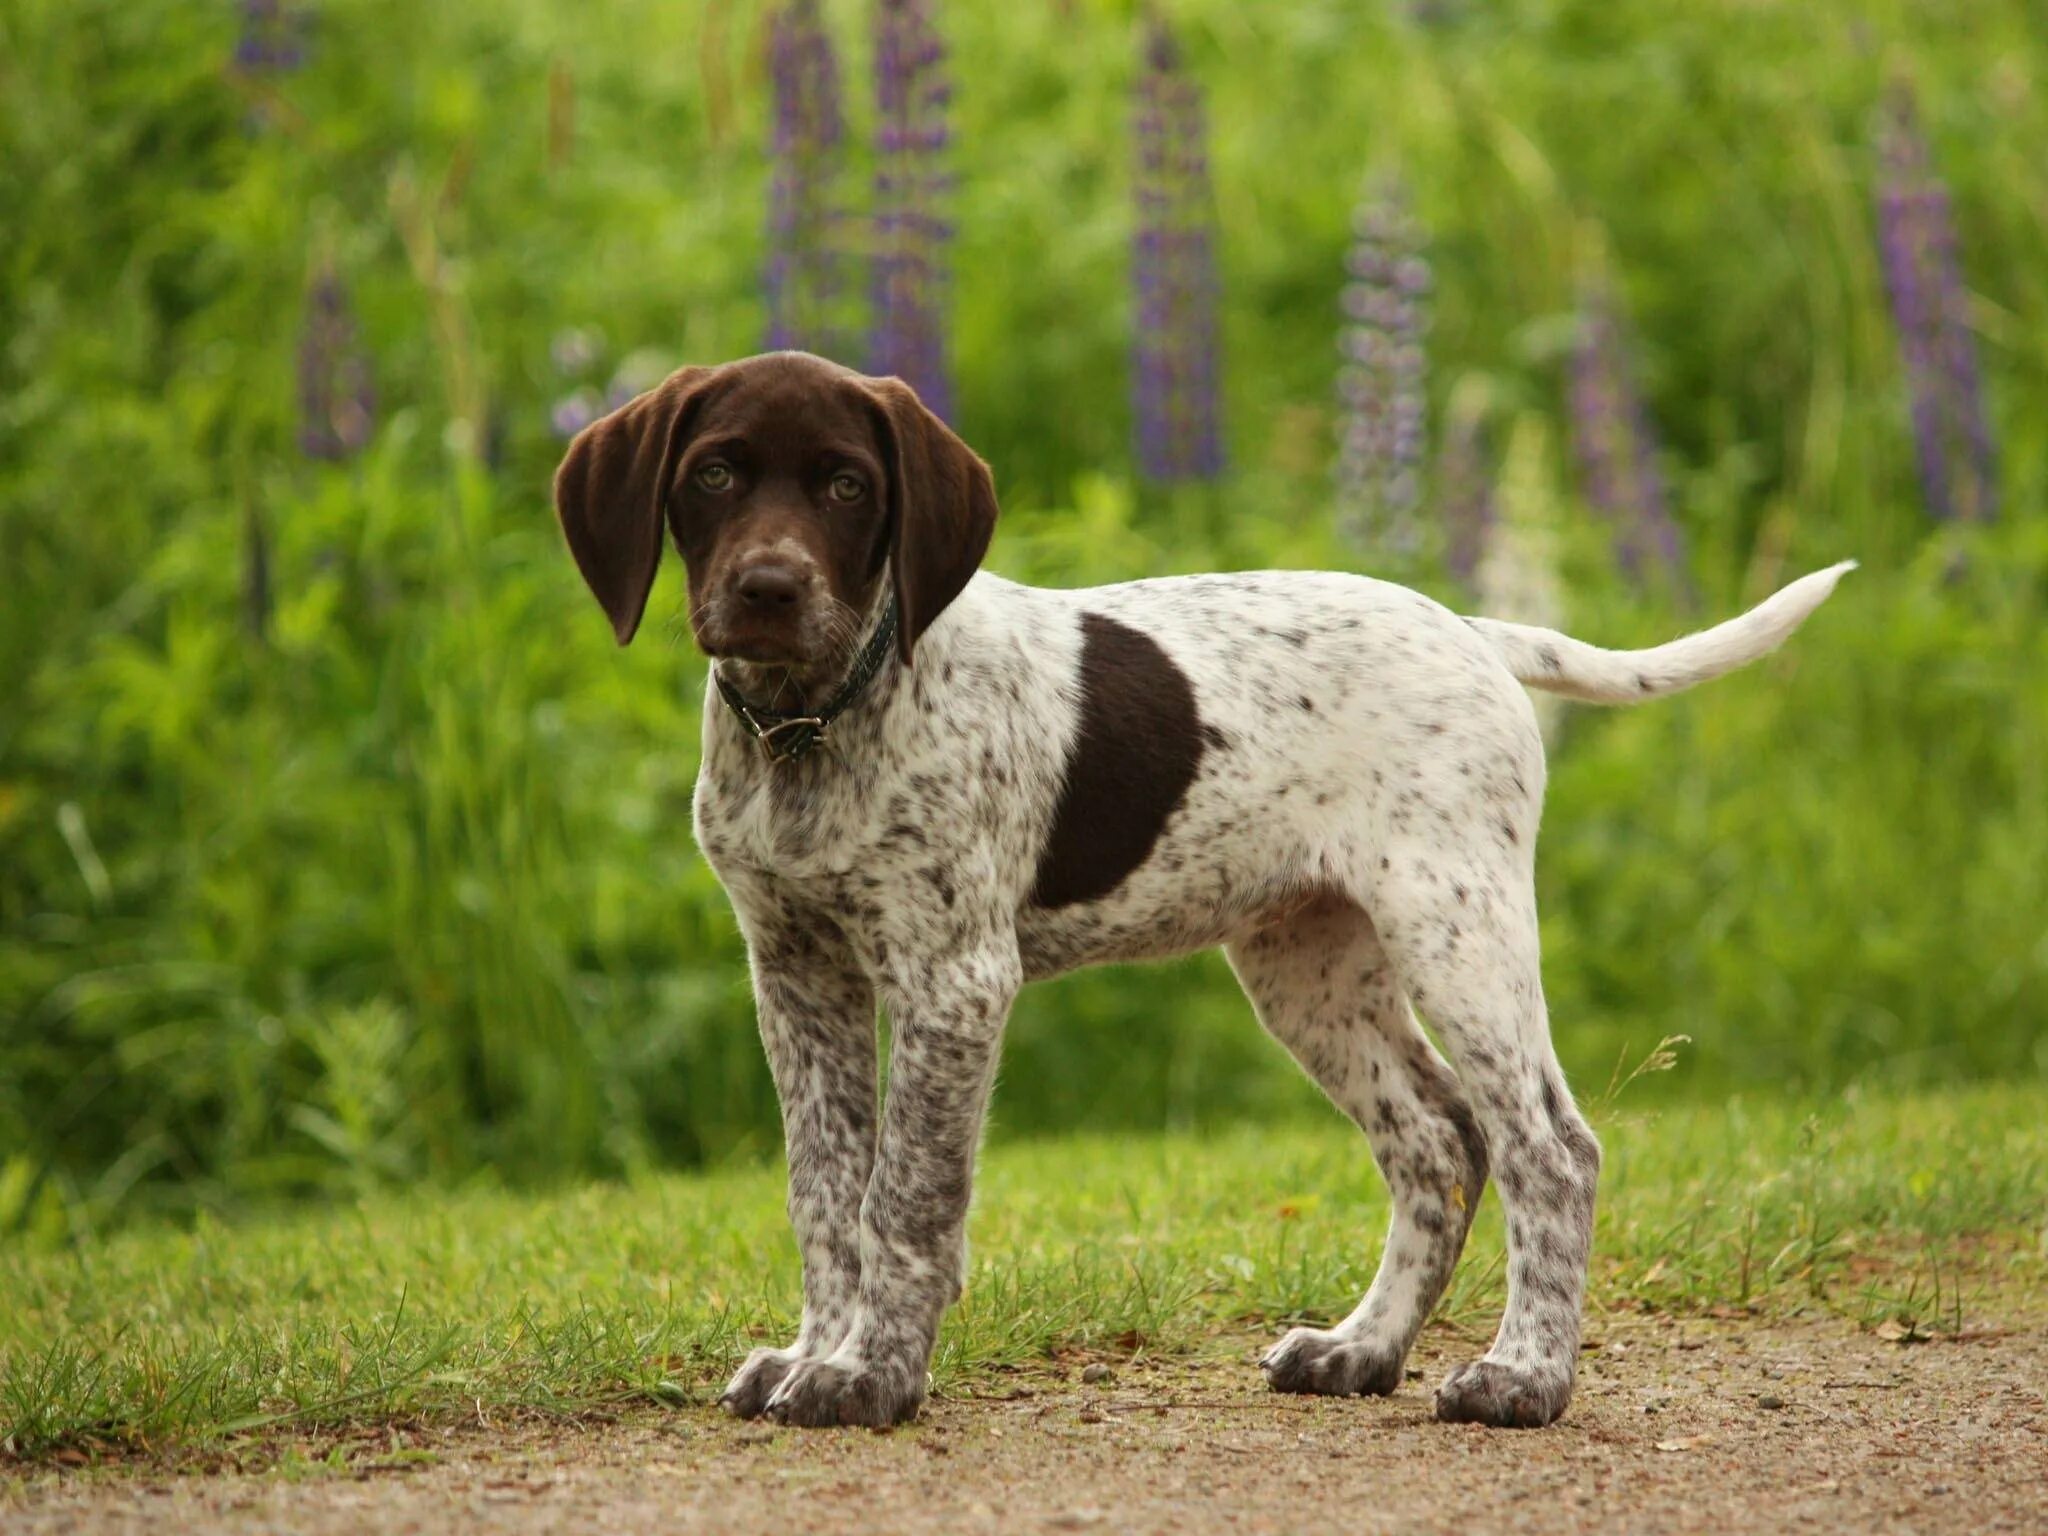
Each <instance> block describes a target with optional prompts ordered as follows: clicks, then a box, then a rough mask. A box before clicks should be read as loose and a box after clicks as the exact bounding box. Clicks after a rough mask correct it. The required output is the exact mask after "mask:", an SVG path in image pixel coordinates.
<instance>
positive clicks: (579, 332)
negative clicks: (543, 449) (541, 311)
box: [548, 326, 623, 442]
mask: <svg viewBox="0 0 2048 1536" xmlns="http://www.w3.org/2000/svg"><path fill="white" fill-rule="evenodd" d="M603 355H604V334H603V333H602V332H601V331H598V330H596V329H594V328H592V327H589V326H581V327H576V328H573V329H570V330H566V331H558V332H556V333H555V339H554V340H553V341H551V342H550V343H549V344H548V362H549V364H550V365H551V366H552V367H553V369H554V372H555V380H556V388H558V389H562V390H564V391H565V393H563V394H561V395H558V396H557V397H556V399H555V403H554V404H553V405H551V406H549V407H548V427H549V429H550V430H551V431H552V432H553V433H554V434H555V436H556V437H559V438H561V439H562V440H563V441H565V442H566V441H567V440H568V439H570V438H572V437H574V436H575V435H576V434H577V433H578V432H581V431H582V430H583V429H584V428H585V427H587V426H589V425H590V424H591V423H592V422H593V421H595V420H597V418H598V417H600V416H602V415H603V414H604V413H605V411H606V410H607V409H609V408H610V407H609V406H608V405H607V403H606V402H605V401H604V400H603V399H602V398H601V397H600V396H599V395H598V392H597V390H596V389H595V388H594V387H593V386H592V384H591V382H590V380H591V376H592V374H593V373H594V372H595V371H596V369H597V366H598V363H599V361H600V360H601V359H602V357H603ZM621 403H623V402H621Z"/></svg>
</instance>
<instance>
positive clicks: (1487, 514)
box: [1437, 400, 1499, 592]
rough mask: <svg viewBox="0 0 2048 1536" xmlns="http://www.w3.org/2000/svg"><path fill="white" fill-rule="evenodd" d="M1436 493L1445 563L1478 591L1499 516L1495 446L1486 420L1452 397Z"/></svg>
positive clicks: (1480, 414) (1466, 585)
mask: <svg viewBox="0 0 2048 1536" xmlns="http://www.w3.org/2000/svg"><path fill="white" fill-rule="evenodd" d="M1437 492H1438V499H1439V505H1440V507H1441V515H1442V518H1443V528H1444V564H1445V566H1446V567H1448V568H1449V570H1450V573H1451V574H1452V575H1453V576H1455V577H1456V578H1457V579H1458V582H1459V584H1460V585H1462V586H1463V587H1464V589H1465V590H1466V591H1467V592H1472V591H1475V590H1476V589H1477V585H1478V577H1479V559H1480V556H1481V555H1482V554H1483V553H1484V552H1485V550H1486V541H1487V538H1488V536H1489V535H1490V534H1491V532H1492V530H1493V526H1494V524H1495V523H1496V522H1497V521H1498V520H1499V507H1498V505H1497V504H1496V500H1495V495H1494V473H1493V452H1492V444H1491V443H1490V442H1489V441H1488V439H1487V432H1486V418H1485V416H1484V414H1483V413H1482V412H1480V411H1479V410H1475V409H1465V410H1461V409H1459V408H1458V404H1457V402H1456V401H1455V400H1454V401H1453V403H1452V407H1451V412H1450V420H1449V422H1448V423H1447V424H1446V426H1445V428H1444V446H1443V456H1442V457H1441V459H1439V461H1438V463H1437Z"/></svg>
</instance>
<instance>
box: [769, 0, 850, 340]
mask: <svg viewBox="0 0 2048 1536" xmlns="http://www.w3.org/2000/svg"><path fill="white" fill-rule="evenodd" d="M769 73H770V76H771V77H772V80H773V83H774V94H775V138H774V150H773V155H774V167H775V171H774V180H773V181H772V183H771V184H770V187H769V192H768V257H767V261H766V263H765V265H764V267H763V270H762V279H761V280H762V287H763V288H764V289H765V290H766V294H767V299H768V345H769V347H770V348H782V347H798V348H801V349H803V350H804V351H807V352H816V353H819V354H820V355H822V356H835V355H838V354H839V353H841V352H842V351H844V349H845V346H846V340H847V338H846V336H845V335H844V333H843V330H842V328H841V327H840V325H839V324H838V323H837V320H838V310H839V306H840V303H841V289H842V287H843V282H842V278H843V271H844V265H845V257H844V253H843V252H842V251H841V250H840V248H839V242H840V238H841V235H842V233H843V231H842V228H841V212H840V208H839V204H838V194H839V177H840V169H841V165H842V162H843V159H844V156H845V147H846V120H845V114H844V111H843V109H842V102H841V97H840V90H839V60H838V57H837V56H836V55H835V54H834V52H833V49H832V39H831V36H830V34H829V33H827V32H826V30H825V24H824V22H823V21H822V20H821V19H820V18H819V15H818V0H791V3H790V4H788V5H786V6H784V7H783V8H782V9H781V10H779V11H777V12H776V13H775V15H774V18H773V20H772V21H771V22H770V31H769Z"/></svg>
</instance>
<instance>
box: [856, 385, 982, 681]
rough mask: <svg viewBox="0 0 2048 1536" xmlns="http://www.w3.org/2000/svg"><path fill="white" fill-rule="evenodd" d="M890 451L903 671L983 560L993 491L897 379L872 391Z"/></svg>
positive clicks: (949, 432) (893, 573) (893, 574)
mask: <svg viewBox="0 0 2048 1536" xmlns="http://www.w3.org/2000/svg"><path fill="white" fill-rule="evenodd" d="M868 387H869V389H870V391H871V392H872V394H873V395H874V398H875V404H876V405H877V407H878V408H879V411H880V416H881V421H882V425H883V431H884V436H885V438H886V441H887V447H888V451H889V520H890V538H891V543H890V548H889V579H890V580H891V581H892V582H894V583H895V586H896V648H897V651H898V653H899V654H900V655H901V656H902V657H903V661H904V664H905V665H906V666H907V665H909V663H910V654H911V651H912V650H913V649H914V648H915V647H916V645H917V640H918V637H919V636H920V635H922V634H923V633H924V632H925V630H926V629H928V628H930V626H931V622H932V620H933V619H936V618H937V617H938V616H939V615H940V614H941V613H943V612H945V610H946V605H947V604H948V603H950V602H952V601H953V599H954V598H956V597H958V596H959V595H960V589H961V588H962V587H964V586H966V585H967V583H968V580H969V579H970V578H971V577H972V576H973V575H974V572H975V568H976V567H977V566H979V565H980V564H981V557H982V556H983V555H985V554H987V553H988V541H989V539H990V537H991V536H992V535H993V534H994V533H995V527H996V486H995V480H994V479H993V478H992V477H991V476H990V474H989V472H988V466H987V465H986V464H984V463H982V461H981V460H980V458H979V457H977V456H976V454H975V452H974V450H973V449H972V448H969V447H968V446H967V445H966V444H965V443H963V442H961V441H960V439H959V438H958V437H957V436H955V435H954V433H953V429H952V428H950V427H948V426H947V425H946V424H945V423H944V422H943V421H941V420H939V418H938V417H936V416H934V415H933V414H932V413H931V412H930V411H928V410H926V409H925V407H924V402H923V401H921V400H919V399H918V398H917V392H916V391H915V390H913V389H912V388H911V387H910V386H909V385H908V384H905V383H904V382H903V381H902V380H901V379H875V380H873V381H872V382H871V383H870V384H869V386H868Z"/></svg>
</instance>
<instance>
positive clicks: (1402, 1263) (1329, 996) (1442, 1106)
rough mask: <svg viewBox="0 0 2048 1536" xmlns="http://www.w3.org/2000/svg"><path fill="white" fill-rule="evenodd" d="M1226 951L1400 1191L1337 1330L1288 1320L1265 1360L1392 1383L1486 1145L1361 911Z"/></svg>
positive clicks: (1307, 1384)
mask: <svg viewBox="0 0 2048 1536" xmlns="http://www.w3.org/2000/svg"><path fill="white" fill-rule="evenodd" d="M1228 954H1229V956H1230V963H1231V966H1232V968H1233V969H1234V970H1235V971H1236V972H1237V976H1238V980H1239V981H1240V982H1242V983H1243V985H1244V989H1245V992H1246V993H1247V994H1248V995H1249V996H1250V998H1251V1000H1252V1005H1253V1007H1254V1008H1256V1009H1257V1011H1258V1015H1259V1019H1260V1021H1261V1022H1262V1023H1264V1025H1265V1026H1266V1028H1267V1029H1268V1030H1270V1031H1271V1032H1272V1034H1273V1036H1274V1038H1276V1039H1277V1040H1279V1041H1280V1043H1281V1044H1282V1045H1284V1046H1286V1047H1287V1049H1288V1051H1289V1052H1290V1053H1292V1055H1293V1056H1294V1058H1295V1060H1297V1061H1298V1062H1300V1063H1301V1065H1302V1067H1303V1068H1304V1069H1305V1070H1306V1071H1307V1072H1308V1074H1309V1076H1311V1077H1312V1078H1314V1079H1315V1080H1316V1082H1317V1083H1318V1084H1319V1085H1320V1086H1321V1087H1322V1089H1323V1091H1324V1092H1325V1093H1326V1094H1328V1095H1329V1096H1330V1099H1331V1101H1332V1102H1333V1103H1335V1104H1336V1106H1337V1107H1338V1108H1339V1109H1341V1110H1343V1111H1344V1113H1345V1114H1347V1115H1349V1116H1350V1117H1351V1118H1352V1119H1353V1120H1355V1121H1356V1122H1357V1123H1358V1125H1359V1126H1360V1128H1361V1129H1363V1130H1364V1132H1365V1134H1366V1138H1367V1140H1368V1141H1369V1142H1370V1143H1371V1145H1372V1151H1373V1156H1374V1158H1375V1159H1376V1160H1377V1161H1378V1163H1379V1165H1380V1171H1381V1173H1382V1174H1383V1175H1384V1176H1385V1177H1386V1181H1387V1187H1388V1189H1389V1190H1390V1191H1391V1192H1392V1195H1393V1202H1394V1214H1393V1220H1392V1222H1391V1224H1390V1225H1389V1227H1388V1229H1387V1241H1386V1246H1385V1248H1384V1250H1383V1251H1382V1253H1381V1256H1380V1267H1379V1273H1378V1275H1377V1276H1376V1277H1375V1279H1374V1280H1373V1283H1372V1288H1371V1289H1370V1290H1368V1291H1367V1292H1366V1294H1365V1298H1364V1300H1362V1301H1361V1302H1359V1304H1358V1306H1357V1308H1356V1309H1354V1310H1353V1312H1352V1313H1351V1315H1350V1316H1349V1317H1347V1318H1345V1319H1344V1320H1343V1321H1342V1322H1340V1323H1338V1324H1337V1325H1336V1326H1335V1327H1333V1328H1328V1329H1321V1328H1296V1329H1294V1330H1293V1331H1292V1332H1290V1333H1288V1334H1287V1336H1286V1337H1284V1338H1283V1339H1281V1340H1280V1342H1279V1343H1278V1344H1276V1345H1275V1346H1274V1347H1273V1348H1272V1350H1271V1351H1269V1352H1268V1354H1267V1355H1266V1357H1265V1359H1264V1360H1263V1361H1262V1362H1261V1364H1262V1365H1263V1367H1264V1369H1265V1372H1266V1377H1267V1380H1268V1381H1270V1382H1271V1383H1272V1385H1273V1386H1274V1388H1275V1389H1277V1390H1279V1391H1284V1392H1315V1393H1323V1394H1328V1395H1335V1396H1342V1395H1348V1394H1352V1393H1373V1394H1379V1395H1385V1394H1387V1393H1390V1392H1392V1391H1393V1390H1394V1388H1395V1387H1396V1386H1398V1385H1399V1384H1400V1381H1401V1377H1402V1368H1403V1366H1404V1364H1405V1363H1406V1361H1407V1358H1408V1351H1409V1349H1410V1348H1411V1347H1412V1346H1413V1345H1414V1343H1415V1337H1416V1335H1417V1334H1418V1333H1420V1332H1421V1330H1422V1325H1423V1323H1424V1322H1426V1321H1427V1320H1428V1318H1429V1314H1430V1312H1431V1310H1432V1309H1433V1308H1434V1307H1435V1306H1436V1303H1437V1300H1438V1298H1439V1297H1441V1296H1442V1295H1443V1292H1444V1287H1445V1286H1446V1285H1448V1284H1449V1283H1450V1278H1451V1271H1452V1270H1453V1269H1454V1268H1455V1267H1456V1265H1457V1262H1458V1254H1459V1252H1460V1251H1461V1250H1462V1249H1463V1248H1464V1245H1465V1234H1466V1231H1467V1230H1468V1229H1469V1227H1470V1226H1471V1222H1472V1212H1473V1211H1474V1210H1476V1209H1477V1208H1478V1204H1479V1192H1480V1190H1481V1188H1482V1187H1484V1185H1485V1183H1486V1144H1485V1142H1484V1141H1483V1140H1482V1139H1481V1136H1480V1134H1479V1130H1478V1127H1477V1125H1476V1123H1475V1121H1474V1119H1473V1116H1472V1112H1471V1110H1470V1109H1469V1108H1468V1107H1467V1106H1466V1104H1465V1101H1464V1097H1463V1095H1462V1094H1461V1092H1460V1090H1459V1087H1458V1082H1457V1079H1456V1078H1455V1077H1454V1076H1453V1075H1452V1073H1451V1070H1450V1068H1449V1067H1447V1066H1446V1065H1445V1064H1444V1062H1443V1059H1442V1058H1441V1057H1440V1056H1438V1055H1437V1053H1436V1051H1435V1049H1434V1048H1433V1047H1432V1046H1431V1045H1430V1043H1429V1040H1428V1037H1426V1036H1425V1035H1424V1034H1423V1033H1422V1030H1421V1029H1420V1028H1419V1027H1418V1026H1417V1025H1416V1022H1415V1016H1414V1014H1413V1013H1411V1012H1410V1011H1409V1008H1408V1000H1407V998H1406V996H1405V995H1403V993H1402V991H1401V988H1400V985H1399V983H1398V982H1397V981H1396V980H1395V977H1394V973H1393V970H1392V967H1391V966H1390V964H1389V963H1388V960H1387V956H1386V953H1385V951H1384V950H1383V949H1382V947H1381V944H1380V940H1379V936H1378V934H1377V933H1375V932H1374V930H1373V925H1372V921H1371V919H1370V918H1368V917H1367V916H1366V914H1365V912H1364V911H1363V910H1362V909H1360V908H1359V907H1357V906H1356V905H1354V904H1352V903H1351V902H1350V901H1348V900H1346V899H1344V898H1342V897H1338V896H1330V897H1324V898H1320V899H1319V900H1317V901H1316V902H1315V903H1314V904H1313V905H1311V906H1310V907H1308V908H1307V909H1306V910H1304V911H1301V912H1297V913H1295V914H1293V915H1292V916H1290V917H1288V918H1286V919H1284V920H1283V921H1281V922H1279V923H1277V924H1275V925H1274V926H1272V927H1269V928H1266V929H1262V930H1261V931H1259V932H1258V933H1256V934H1253V935H1251V936H1250V937H1248V938H1246V939H1244V940H1242V941H1241V942H1238V943H1235V944H1232V945H1231V946H1230V948H1229V950H1228Z"/></svg>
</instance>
